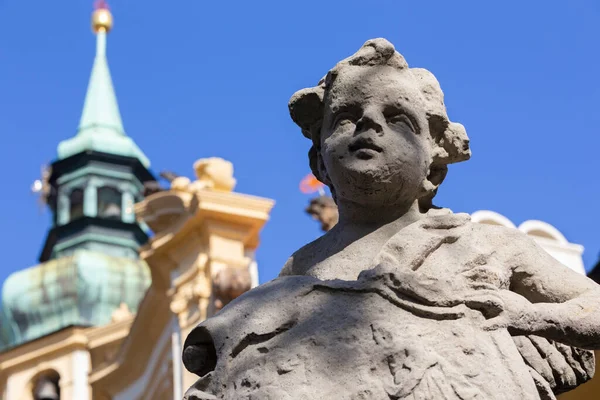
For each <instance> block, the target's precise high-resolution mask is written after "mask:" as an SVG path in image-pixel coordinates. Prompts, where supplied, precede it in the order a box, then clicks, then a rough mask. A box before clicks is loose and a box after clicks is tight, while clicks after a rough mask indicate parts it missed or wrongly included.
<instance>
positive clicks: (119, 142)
mask: <svg viewBox="0 0 600 400" xmlns="http://www.w3.org/2000/svg"><path fill="white" fill-rule="evenodd" d="M112 26H113V18H112V14H111V12H110V10H109V9H108V5H107V4H106V2H105V1H103V0H99V1H97V2H96V5H95V10H94V13H93V14H92V30H93V31H94V33H95V34H96V57H95V58H94V65H93V67H92V74H91V76H90V81H89V84H88V88H87V94H86V96H85V102H84V106H83V112H82V114H81V120H80V121H79V128H78V130H77V135H76V136H75V137H74V138H71V139H69V140H65V141H63V142H61V143H60V144H59V146H58V158H59V159H63V158H67V157H70V156H72V155H75V154H77V153H80V152H82V151H100V152H103V153H109V154H116V155H121V156H126V157H134V158H137V159H139V160H140V161H141V163H142V164H143V165H144V166H145V167H146V168H147V167H149V166H150V161H149V160H148V158H147V157H146V156H145V155H144V153H142V151H141V150H140V149H139V148H138V146H137V145H136V144H135V143H134V142H133V141H132V140H131V138H129V137H127V136H126V135H125V129H124V128H123V122H122V120H121V113H120V112H119V105H118V103H117V96H116V95H115V90H114V87H113V83H112V79H111V76H110V70H109V68H108V60H107V58H106V39H107V35H108V32H110V30H111V29H112Z"/></svg>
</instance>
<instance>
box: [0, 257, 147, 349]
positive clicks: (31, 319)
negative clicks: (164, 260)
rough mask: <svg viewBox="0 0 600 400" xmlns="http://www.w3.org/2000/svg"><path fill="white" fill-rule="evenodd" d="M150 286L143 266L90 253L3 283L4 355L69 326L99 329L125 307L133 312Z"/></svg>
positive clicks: (0, 322) (1, 333)
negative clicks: (12, 348)
mask: <svg viewBox="0 0 600 400" xmlns="http://www.w3.org/2000/svg"><path fill="white" fill-rule="evenodd" d="M149 285H150V272H149V269H148V266H147V265H146V263H145V262H144V261H141V260H138V259H129V258H119V257H112V256H108V255H105V254H103V253H99V252H93V251H89V250H76V251H75V252H74V253H73V255H71V256H65V257H61V258H58V259H53V260H50V261H48V262H45V263H43V264H39V265H36V266H34V267H31V268H28V269H25V270H21V271H18V272H16V273H14V274H12V275H11V276H9V277H8V279H7V280H6V281H5V282H4V285H3V288H2V310H1V311H0V326H1V329H0V351H2V350H3V349H6V348H9V347H13V346H16V345H19V344H21V343H25V342H28V341H31V340H34V339H37V338H39V337H42V336H44V335H47V334H50V333H52V332H56V331H58V330H60V329H63V328H65V327H68V326H72V325H77V326H100V325H105V324H108V323H109V322H110V321H111V317H112V313H113V312H114V311H115V310H116V309H117V308H118V307H119V306H120V304H121V303H125V304H127V306H128V307H129V309H130V310H131V311H132V312H136V311H137V308H138V305H139V303H140V301H141V300H142V298H143V297H144V295H145V293H146V290H147V288H148V286H149Z"/></svg>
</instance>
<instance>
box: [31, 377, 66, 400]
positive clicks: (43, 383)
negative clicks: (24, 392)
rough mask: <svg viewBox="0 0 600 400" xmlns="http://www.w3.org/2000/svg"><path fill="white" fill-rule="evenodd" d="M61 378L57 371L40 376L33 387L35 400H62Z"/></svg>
mask: <svg viewBox="0 0 600 400" xmlns="http://www.w3.org/2000/svg"><path fill="white" fill-rule="evenodd" d="M59 380H60V376H59V375H58V373H57V372H56V371H47V372H45V373H42V374H41V375H39V376H38V378H37V379H36V380H35V382H34V385H33V398H34V400H60V386H59V384H58V381H59Z"/></svg>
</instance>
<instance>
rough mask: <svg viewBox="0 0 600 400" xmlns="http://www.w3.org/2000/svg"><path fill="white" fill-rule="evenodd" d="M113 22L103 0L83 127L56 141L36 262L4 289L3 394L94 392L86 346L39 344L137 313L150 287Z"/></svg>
mask: <svg viewBox="0 0 600 400" xmlns="http://www.w3.org/2000/svg"><path fill="white" fill-rule="evenodd" d="M112 26H113V20H112V15H111V13H110V11H109V9H108V6H107V5H106V3H105V2H103V1H99V2H98V3H97V5H96V10H95V11H94V13H93V15H92V30H93V32H94V34H95V35H96V55H95V59H94V64H93V67H92V72H91V76H90V80H89V84H88V87H87V94H86V96H85V102H84V106H83V112H82V115H81V120H80V122H79V127H78V129H77V132H76V135H75V136H74V137H72V138H70V139H67V140H64V141H62V142H61V143H60V144H59V145H58V151H57V153H58V154H57V158H56V160H55V161H54V162H53V163H52V164H51V165H50V167H49V169H48V171H47V174H46V176H45V177H43V182H38V185H39V186H40V188H41V189H42V193H43V198H44V200H45V202H46V203H47V204H48V206H49V208H50V210H51V213H52V226H51V228H50V229H49V231H48V234H47V237H46V240H45V242H44V245H43V247H42V251H41V254H40V256H39V262H40V264H38V265H36V266H33V267H30V268H27V269H24V270H21V271H18V272H15V273H14V274H12V275H11V276H9V277H8V278H7V280H6V281H5V282H4V285H3V287H2V297H1V300H2V304H1V305H2V307H1V309H0V398H2V399H16V398H19V399H26V398H29V397H28V396H29V395H26V396H25V397H22V396H23V395H22V394H21V393H22V391H23V390H25V391H26V392H28V393H31V395H32V396H33V399H36V398H37V397H36V395H35V391H36V390H37V389H36V387H37V386H36V385H42V386H41V387H42V388H43V390H47V391H52V390H53V389H54V390H55V391H59V392H60V391H62V395H61V397H60V398H67V399H82V400H84V399H89V398H91V397H90V393H89V387H88V383H87V379H88V373H89V371H90V368H91V359H90V354H89V353H88V352H87V351H86V350H85V349H86V345H84V344H82V347H81V349H80V350H77V346H75V347H72V346H71V345H69V346H71V347H70V348H69V349H68V351H67V350H65V352H64V354H63V353H62V352H61V351H62V350H57V349H60V348H62V347H61V346H63V344H64V343H67V342H68V341H65V340H63V341H62V342H60V343H63V344H61V345H60V346H59V347H54V350H53V351H54V353H51V354H50V353H48V355H47V357H46V356H44V357H42V356H40V354H42V353H43V352H44V351H50V350H48V349H49V348H50V347H49V346H50V344H48V343H46V344H43V343H42V342H44V341H46V340H50V341H52V340H55V339H49V338H52V337H56V335H63V334H67V333H65V332H70V333H69V335H71V336H72V337H76V334H75V333H74V332H76V330H77V329H84V328H88V327H95V326H104V325H106V324H109V323H111V320H113V316H114V315H115V311H117V312H123V310H126V312H133V313H135V312H136V311H137V308H138V305H139V303H140V301H141V300H142V298H143V296H144V295H145V293H146V290H147V288H148V286H149V284H150V273H149V270H148V266H147V264H146V263H145V262H144V261H142V260H141V259H140V258H139V255H138V249H139V247H140V246H141V245H142V244H144V243H146V242H147V240H148V235H147V233H146V230H145V229H144V227H143V226H141V225H140V224H139V223H138V222H137V221H136V218H135V213H134V204H135V203H136V202H139V201H141V200H142V199H143V194H144V184H145V183H146V182H148V181H154V180H155V178H154V177H153V175H152V173H151V172H150V171H149V167H150V161H149V160H148V158H147V157H146V155H144V153H143V152H142V151H141V150H140V149H139V147H138V146H137V145H136V144H135V143H134V141H133V140H132V139H131V138H130V137H129V136H127V135H126V134H125V129H124V127H123V123H122V120H121V115H120V112H119V107H118V104H117V98H116V95H115V91H114V87H113V83H112V79H111V75H110V71H109V68H108V62H107V57H106V49H107V36H108V34H109V32H110V31H111V28H112ZM73 335H75V336H73ZM71 336H69V337H71ZM32 346H33V347H35V348H37V347H39V348H40V351H41V352H42V353H39V352H38V353H36V354H37V355H36V357H37V358H36V359H35V360H31V361H32V364H31V365H29V366H27V365H28V364H27V362H26V361H24V360H26V358H27V357H26V356H25V355H24V356H23V357H24V358H23V357H21V359H20V360H21V361H20V362H22V363H21V364H19V365H20V366H21V367H22V369H20V368H21V367H20V366H19V365H16V364H15V365H13V364H11V363H12V362H13V360H14V358H11V359H10V360H9V361H8V364H6V363H5V364H4V365H3V355H7V352H8V353H14V351H17V352H25V350H22V349H28V348H29V347H32ZM33 347H32V349H33ZM36 351H37V350H36ZM32 352H33V350H32V351H28V352H27V354H29V353H32ZM33 353H35V352H33ZM24 354H25V353H24ZM40 357H41V358H40ZM4 361H6V360H4ZM34 361H35V363H33V362H34ZM7 365H8V367H7ZM11 365H12V366H11ZM9 367H10V368H9ZM11 368H12V369H11ZM2 369H5V370H4V371H2ZM7 369H8V370H7ZM3 374H4V376H2V375H3ZM6 374H9V375H6ZM40 382H41V383H40ZM53 385H54V386H53ZM3 387H4V390H2V389H3ZM40 390H42V389H40ZM3 391H4V393H2V392H3ZM2 395H4V397H2ZM44 398H45V397H44ZM49 398H51V397H49Z"/></svg>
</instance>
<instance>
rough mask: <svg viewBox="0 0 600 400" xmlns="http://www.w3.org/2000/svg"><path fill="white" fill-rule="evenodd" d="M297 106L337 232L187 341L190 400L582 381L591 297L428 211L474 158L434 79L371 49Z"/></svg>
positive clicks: (532, 251) (496, 395) (472, 390)
mask: <svg viewBox="0 0 600 400" xmlns="http://www.w3.org/2000/svg"><path fill="white" fill-rule="evenodd" d="M290 112H291V115H292V118H293V119H294V121H295V122H296V123H297V124H298V125H299V126H300V127H301V128H302V131H303V133H304V135H305V136H307V137H308V138H310V139H311V140H312V143H313V146H312V148H311V150H310V152H309V158H310V164H311V168H312V170H313V173H314V174H315V176H317V177H318V178H319V179H320V180H321V181H322V182H324V183H326V184H327V185H329V187H330V189H331V192H332V194H333V197H334V198H335V200H336V204H337V205H338V209H339V222H338V223H337V224H336V225H335V226H334V227H333V228H332V229H331V230H329V231H328V232H327V233H326V234H324V235H323V236H322V237H321V238H319V239H317V240H316V241H314V242H312V243H310V244H308V245H306V246H304V247H303V248H301V249H300V250H298V251H297V252H296V253H294V255H293V256H292V257H291V258H290V260H289V261H288V262H287V263H286V265H285V266H284V268H283V270H282V272H281V277H280V278H278V279H276V280H274V281H272V282H269V283H267V284H265V285H262V286H260V287H258V288H256V289H253V290H251V291H250V292H248V293H246V294H244V295H243V296H241V297H239V298H238V299H236V300H234V301H232V302H231V303H230V304H229V305H227V306H226V307H224V308H223V309H222V310H221V311H220V312H219V313H218V314H217V315H216V316H215V317H213V318H210V319H208V320H207V321H205V322H203V323H201V324H200V325H199V326H198V327H197V328H195V330H194V331H192V333H191V334H190V335H189V336H188V338H187V340H186V343H185V350H184V363H185V365H186V367H187V368H188V369H189V370H190V371H192V372H195V373H197V374H198V375H200V376H201V379H200V380H199V381H198V382H197V383H196V385H194V387H192V388H190V390H189V391H188V394H187V395H186V396H187V398H188V399H190V400H193V399H277V400H279V399H410V400H417V399H419V400H420V399H519V400H521V399H553V398H555V397H554V395H555V393H560V392H562V391H565V390H569V389H571V388H573V387H575V386H577V385H578V384H581V383H583V382H585V381H586V380H588V379H590V377H591V376H592V375H593V368H594V367H593V366H594V363H593V354H592V353H591V352H589V351H588V350H582V349H581V348H585V349H598V348H600V289H599V286H598V285H596V284H595V283H594V282H593V281H591V280H589V279H588V278H586V277H584V276H581V275H579V274H577V273H575V272H573V271H571V270H569V269H568V268H567V267H565V266H563V265H561V264H560V263H559V262H558V261H556V260H555V259H554V258H552V257H551V256H550V255H549V254H548V253H546V252H545V251H544V250H542V249H541V248H539V247H538V246H537V245H536V244H535V242H533V241H532V240H531V239H529V238H528V237H527V236H525V235H524V234H522V233H520V232H519V231H517V230H511V229H507V228H503V227H500V226H491V225H483V224H476V223H472V222H471V221H470V218H469V216H468V215H466V214H453V213H452V212H450V211H449V210H446V209H439V208H436V207H434V206H433V204H432V199H433V197H434V196H435V194H436V192H437V189H438V187H439V185H440V184H441V183H442V181H443V180H444V177H445V175H446V172H447V169H448V167H447V166H448V164H450V163H454V162H459V161H464V160H466V159H468V158H469V156H470V150H469V142H468V138H467V135H466V132H465V130H464V128H463V127H462V125H460V124H457V123H454V122H451V121H450V120H449V119H448V116H447V115H446V110H445V106H444V102H443V94H442V92H441V89H440V88H439V85H438V83H437V81H436V80H435V78H434V77H433V75H432V74H431V73H429V72H428V71H426V70H422V69H417V68H409V67H408V65H407V64H406V61H405V60H404V58H403V57H402V56H401V55H400V54H399V53H397V52H396V51H395V50H394V48H393V46H392V45H391V44H390V43H389V42H387V41H385V40H383V39H375V40H372V41H368V42H367V43H365V45H364V46H363V47H362V48H361V49H360V50H359V51H358V52H357V53H356V54H355V55H353V56H352V57H350V58H348V59H346V60H344V61H342V62H340V63H339V64H338V65H336V67H335V68H333V69H332V70H331V71H330V72H329V73H328V75H327V76H326V77H325V78H324V79H323V80H321V82H320V83H319V85H318V86H317V87H314V88H309V89H304V90H302V91H300V92H298V93H296V94H295V95H294V96H293V97H292V99H291V100H290Z"/></svg>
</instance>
